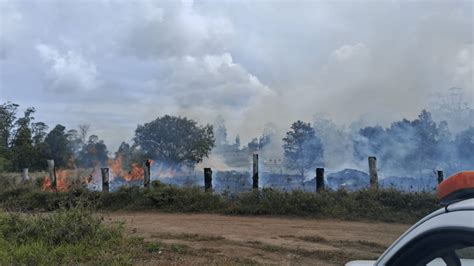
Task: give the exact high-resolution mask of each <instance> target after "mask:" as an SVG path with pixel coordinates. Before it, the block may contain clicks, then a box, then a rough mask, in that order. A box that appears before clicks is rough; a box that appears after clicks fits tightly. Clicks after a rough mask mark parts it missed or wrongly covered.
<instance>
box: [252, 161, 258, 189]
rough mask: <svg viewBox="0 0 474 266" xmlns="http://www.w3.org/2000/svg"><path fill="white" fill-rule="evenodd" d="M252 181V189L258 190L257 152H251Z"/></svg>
mask: <svg viewBox="0 0 474 266" xmlns="http://www.w3.org/2000/svg"><path fill="white" fill-rule="evenodd" d="M252 181H253V186H252V187H253V189H257V190H258V154H257V153H254V154H253V174H252Z"/></svg>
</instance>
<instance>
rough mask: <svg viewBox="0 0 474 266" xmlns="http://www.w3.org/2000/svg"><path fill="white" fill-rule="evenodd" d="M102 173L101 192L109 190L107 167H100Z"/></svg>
mask: <svg viewBox="0 0 474 266" xmlns="http://www.w3.org/2000/svg"><path fill="white" fill-rule="evenodd" d="M100 173H101V174H102V192H109V168H100Z"/></svg>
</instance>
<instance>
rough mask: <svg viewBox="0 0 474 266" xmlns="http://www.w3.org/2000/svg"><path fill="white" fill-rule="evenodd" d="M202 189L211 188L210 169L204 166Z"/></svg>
mask: <svg viewBox="0 0 474 266" xmlns="http://www.w3.org/2000/svg"><path fill="white" fill-rule="evenodd" d="M204 189H205V190H206V191H211V190H212V169H211V168H204Z"/></svg>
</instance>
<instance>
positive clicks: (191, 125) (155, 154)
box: [134, 115, 215, 167]
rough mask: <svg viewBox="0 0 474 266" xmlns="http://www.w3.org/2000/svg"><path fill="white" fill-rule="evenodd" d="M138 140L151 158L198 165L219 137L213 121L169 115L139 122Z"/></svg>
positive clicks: (136, 141)
mask: <svg viewBox="0 0 474 266" xmlns="http://www.w3.org/2000/svg"><path fill="white" fill-rule="evenodd" d="M134 141H135V143H136V144H137V145H139V146H140V148H141V150H142V151H143V152H144V154H145V155H146V156H148V157H149V158H152V159H156V160H160V161H162V162H165V163H168V164H170V165H173V164H184V165H186V166H188V167H194V165H195V164H196V163H199V162H201V161H202V160H203V158H204V157H207V156H208V155H209V152H210V151H211V149H212V148H213V147H214V141H215V140H214V134H213V128H212V126H211V125H205V126H200V125H198V124H197V123H196V122H195V121H193V120H190V119H187V118H185V117H175V116H169V115H165V116H163V117H158V118H157V119H155V120H153V121H151V122H150V123H146V124H144V125H138V127H137V129H136V131H135V137H134Z"/></svg>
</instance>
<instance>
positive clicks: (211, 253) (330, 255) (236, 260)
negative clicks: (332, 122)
mask: <svg viewBox="0 0 474 266" xmlns="http://www.w3.org/2000/svg"><path fill="white" fill-rule="evenodd" d="M103 217H104V218H105V220H106V221H107V222H116V221H122V222H125V228H126V232H127V233H128V234H130V235H135V236H140V237H144V238H145V239H147V240H150V241H159V242H162V243H165V244H166V245H170V246H171V247H172V249H173V252H171V253H172V254H160V255H159V256H157V257H156V260H155V259H154V260H153V261H147V262H144V263H146V264H175V265H183V264H185V265H196V264H202V265H208V264H278V265H341V264H344V263H345V262H347V261H348V260H353V259H375V258H377V256H378V255H380V254H381V252H383V250H384V249H385V248H386V247H387V246H388V245H389V244H390V243H392V242H393V241H394V240H395V239H396V238H397V237H398V236H399V235H400V234H401V233H403V232H404V231H405V230H406V229H407V228H408V227H409V225H405V224H392V223H390V224H388V223H364V222H350V221H340V220H321V219H304V218H286V217H285V218H281V217H255V216H252V217H247V216H224V215H213V214H169V213H156V212H152V213H148V212H147V213H145V212H130V213H129V212H114V213H104V214H103Z"/></svg>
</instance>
